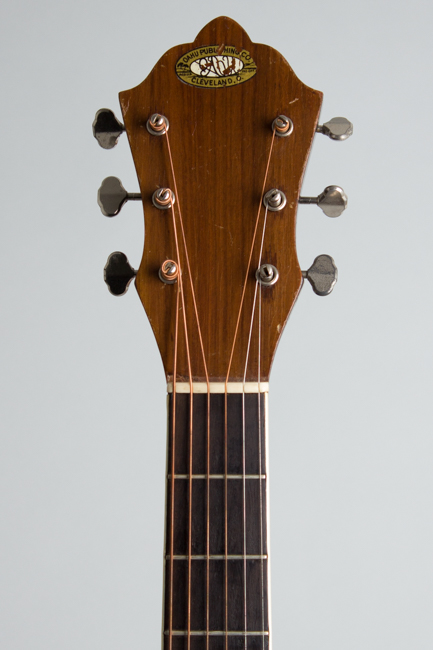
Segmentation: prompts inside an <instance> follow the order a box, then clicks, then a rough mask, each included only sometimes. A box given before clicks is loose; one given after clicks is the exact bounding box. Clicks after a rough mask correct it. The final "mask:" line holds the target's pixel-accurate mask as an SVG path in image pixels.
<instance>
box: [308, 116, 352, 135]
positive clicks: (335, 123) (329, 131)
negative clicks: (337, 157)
mask: <svg viewBox="0 0 433 650" xmlns="http://www.w3.org/2000/svg"><path fill="white" fill-rule="evenodd" d="M317 133H323V135H327V136H328V138H331V140H347V138H350V136H351V135H352V133H353V124H352V122H349V120H347V119H346V118H345V117H333V118H332V120H329V122H325V124H322V125H319V126H318V127H317Z"/></svg>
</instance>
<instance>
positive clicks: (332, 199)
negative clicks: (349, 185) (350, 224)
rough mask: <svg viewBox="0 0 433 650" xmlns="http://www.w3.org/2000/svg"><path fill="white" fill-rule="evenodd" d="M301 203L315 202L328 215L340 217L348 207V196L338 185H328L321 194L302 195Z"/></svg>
mask: <svg viewBox="0 0 433 650" xmlns="http://www.w3.org/2000/svg"><path fill="white" fill-rule="evenodd" d="M299 203H314V204H315V205H318V206H319V208H321V209H322V210H323V212H324V213H325V214H326V216H327V217H339V216H340V214H342V213H343V212H344V211H345V209H346V208H347V196H346V194H345V193H344V190H343V189H342V188H341V187H338V185H328V187H325V189H324V190H323V192H322V193H321V194H319V196H300V197H299Z"/></svg>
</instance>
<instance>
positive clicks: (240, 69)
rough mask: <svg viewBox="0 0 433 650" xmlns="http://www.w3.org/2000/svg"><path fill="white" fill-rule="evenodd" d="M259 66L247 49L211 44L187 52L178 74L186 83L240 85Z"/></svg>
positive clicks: (200, 85) (178, 67)
mask: <svg viewBox="0 0 433 650" xmlns="http://www.w3.org/2000/svg"><path fill="white" fill-rule="evenodd" d="M256 72H257V66H256V64H255V63H254V61H253V59H252V58H251V56H250V53H249V52H247V50H242V51H241V52H238V51H237V50H236V48H235V47H232V46H226V47H224V49H223V50H222V51H221V46H219V45H207V46H205V47H199V48H197V49H195V50H190V51H189V52H187V53H186V54H183V55H182V56H181V57H180V59H179V60H178V62H177V63H176V74H177V76H178V77H179V79H181V81H183V82H184V83H186V84H189V85H190V86H199V87H200V88H227V87H229V86H238V85H239V84H242V83H244V81H248V79H251V78H252V77H254V75H255V74H256Z"/></svg>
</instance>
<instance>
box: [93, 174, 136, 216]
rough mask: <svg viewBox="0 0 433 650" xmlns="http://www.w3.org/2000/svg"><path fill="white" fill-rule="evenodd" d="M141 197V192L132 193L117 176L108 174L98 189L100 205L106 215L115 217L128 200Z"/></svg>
mask: <svg viewBox="0 0 433 650" xmlns="http://www.w3.org/2000/svg"><path fill="white" fill-rule="evenodd" d="M138 199H141V194H135V193H134V194H130V193H129V192H127V191H126V190H125V188H124V187H123V185H122V183H121V181H120V180H119V179H118V178H117V177H116V176H108V177H107V178H105V179H104V180H103V181H102V184H101V187H100V188H99V190H98V205H99V207H100V208H101V212H102V214H103V215H104V216H106V217H115V216H116V214H119V212H120V210H121V209H122V206H123V204H124V203H126V201H136V200H138Z"/></svg>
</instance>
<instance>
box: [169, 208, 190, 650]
mask: <svg viewBox="0 0 433 650" xmlns="http://www.w3.org/2000/svg"><path fill="white" fill-rule="evenodd" d="M171 212H172V215H173V228H174V239H175V243H176V255H177V260H178V271H179V274H178V285H179V293H180V296H181V299H182V316H183V326H184V332H185V346H186V356H187V364H188V375H189V387H190V404H189V449H190V454H189V468H188V469H189V485H188V495H189V496H188V498H189V508H188V599H187V648H188V650H190V645H191V555H192V553H191V523H192V521H191V520H192V432H193V426H192V425H193V418H192V414H193V407H194V405H193V385H192V373H191V357H190V351H189V340H188V326H187V323H186V311H185V296H184V290H183V280H182V268H181V265H180V254H179V242H178V238H177V228H176V218H175V212H174V206H173V204H172V205H171ZM172 476H174V474H172ZM173 508H174V503H173ZM171 579H172V576H171ZM172 590H173V586H172ZM171 634H173V630H172V632H171Z"/></svg>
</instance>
